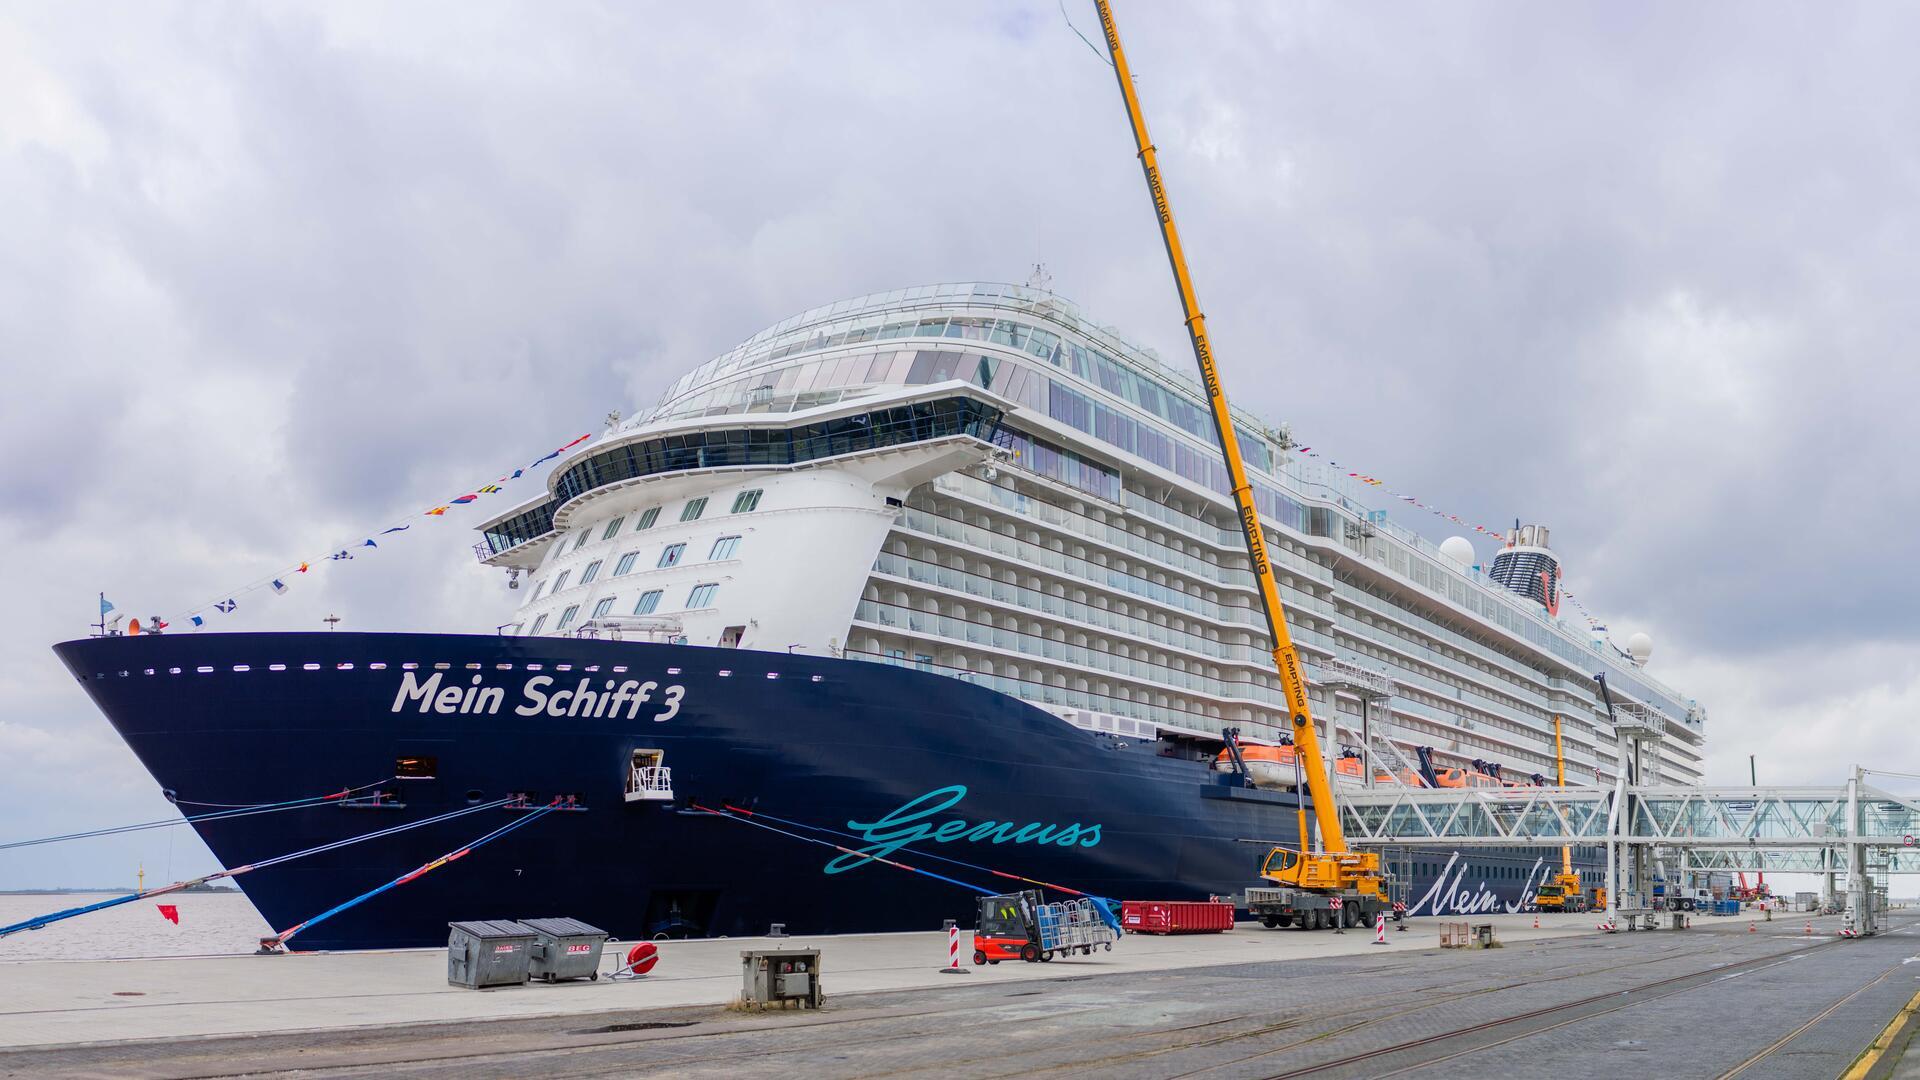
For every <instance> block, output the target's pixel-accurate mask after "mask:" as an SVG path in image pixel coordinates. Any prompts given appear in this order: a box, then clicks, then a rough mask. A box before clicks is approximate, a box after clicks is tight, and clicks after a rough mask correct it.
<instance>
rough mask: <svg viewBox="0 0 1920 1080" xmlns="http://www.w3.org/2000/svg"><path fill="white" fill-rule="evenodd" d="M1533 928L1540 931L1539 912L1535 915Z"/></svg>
mask: <svg viewBox="0 0 1920 1080" xmlns="http://www.w3.org/2000/svg"><path fill="white" fill-rule="evenodd" d="M1533 928H1534V929H1535V930H1538V929H1540V913H1539V912H1537V911H1536V912H1534V913H1533Z"/></svg>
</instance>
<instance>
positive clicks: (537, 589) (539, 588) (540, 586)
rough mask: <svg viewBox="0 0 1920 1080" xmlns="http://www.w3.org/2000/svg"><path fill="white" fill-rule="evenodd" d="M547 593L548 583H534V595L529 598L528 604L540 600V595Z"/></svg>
mask: <svg viewBox="0 0 1920 1080" xmlns="http://www.w3.org/2000/svg"><path fill="white" fill-rule="evenodd" d="M546 591H547V583H546V582H544V581H536V582H534V583H533V595H532V596H530V597H528V598H527V602H528V603H532V602H533V601H535V600H538V599H540V594H541V593H543V592H546Z"/></svg>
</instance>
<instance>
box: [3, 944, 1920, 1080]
mask: <svg viewBox="0 0 1920 1080" xmlns="http://www.w3.org/2000/svg"><path fill="white" fill-rule="evenodd" d="M1756 919H1757V916H1740V917H1736V918H1705V917H1702V918H1699V919H1696V920H1695V925H1694V928H1693V929H1691V930H1688V931H1679V932H1675V931H1653V932H1644V931H1643V932H1638V933H1634V934H1625V933H1622V934H1615V935H1602V934H1599V933H1597V932H1596V931H1595V930H1594V928H1593V922H1594V919H1593V917H1592V916H1573V915H1565V916H1561V915H1554V916H1547V917H1544V918H1543V919H1542V920H1541V929H1540V930H1537V931H1536V930H1534V929H1532V916H1530V915H1520V916H1495V917H1491V918H1485V919H1481V920H1476V921H1487V922H1492V923H1494V924H1495V925H1496V926H1497V927H1498V931H1497V932H1498V934H1499V935H1500V938H1501V940H1502V942H1503V944H1505V945H1506V946H1507V947H1506V948H1504V949H1500V950H1496V951H1477V950H1476V951H1441V950H1439V949H1437V948H1436V947H1435V946H1436V944H1437V938H1438V932H1437V927H1438V923H1437V922H1436V921H1433V920H1418V921H1416V922H1414V923H1413V924H1411V925H1412V926H1413V927H1414V929H1411V930H1409V931H1408V932H1406V933H1394V932H1392V931H1389V940H1390V941H1391V942H1392V944H1390V945H1387V946H1377V945H1373V944H1371V942H1372V935H1371V934H1359V933H1356V932H1349V933H1347V934H1344V935H1335V934H1332V933H1329V932H1324V931H1323V932H1319V933H1306V932H1301V931H1292V930H1275V931H1268V930H1264V929H1262V928H1260V927H1258V926H1257V925H1248V924H1242V925H1241V926H1240V927H1238V928H1237V929H1236V930H1234V931H1233V932H1232V933H1229V934H1224V935H1203V936H1193V937H1173V938H1153V937H1138V936H1134V937H1129V938H1127V939H1126V940H1125V941H1123V942H1122V943H1121V944H1120V945H1118V946H1116V948H1115V951H1114V952H1112V953H1097V954H1095V955H1094V956H1092V957H1087V958H1079V957H1076V958H1072V959H1061V960H1056V961H1054V962H1053V963H1051V964H1044V965H1032V964H1018V963H1003V964H1000V965H998V966H996V967H988V968H972V967H971V965H968V966H969V968H970V969H971V970H972V971H973V974H971V975H966V976H952V975H941V974H940V973H939V971H938V967H937V964H938V961H939V959H940V958H943V957H944V953H945V939H944V935H941V934H938V933H931V934H892V935H871V936H860V937H839V938H821V939H783V940H781V941H779V942H777V943H775V942H770V941H767V940H766V939H732V940H718V941H698V942H676V943H671V944H669V945H666V946H665V947H663V950H662V957H663V959H662V962H661V966H660V967H659V968H657V969H656V975H654V976H653V977H651V978H649V979H647V980H641V981H635V982H620V983H610V982H607V981H606V980H604V979H603V980H602V981H600V982H598V983H573V984H562V985H559V986H551V987H549V986H544V985H540V986H528V987H522V988H512V989H505V990H497V991H486V992H478V993H476V992H473V991H468V990H460V989H455V988H451V987H447V986H446V985H445V982H444V966H443V965H444V960H443V956H442V954H441V953H439V952H437V951H434V952H428V951H409V952H396V953H379V954H340V955H304V956H287V957H219V958H199V959H185V960H164V961H97V962H71V963H57V962H31V963H18V964H10V965H4V966H0V1043H4V1045H6V1046H9V1047H12V1048H13V1049H10V1050H4V1051H0V1075H108V1074H111V1075H114V1076H116V1077H124V1076H203V1075H230V1074H234V1073H273V1072H278V1071H287V1070H293V1069H296V1068H297V1069H299V1070H301V1071H304V1072H311V1071H320V1072H322V1073H325V1072H331V1071H335V1070H338V1071H340V1072H341V1073H342V1074H348V1075H351V1074H359V1073H363V1072H365V1073H370V1072H375V1071H377V1072H380V1073H382V1074H385V1075H394V1074H400V1075H440V1074H451V1073H454V1072H458V1073H459V1074H460V1075H461V1076H515V1075H527V1074H529V1073H535V1072H538V1073H540V1074H543V1075H583V1074H621V1073H637V1072H647V1073H655V1072H660V1073H664V1074H669V1075H722V1074H725V1075H739V1074H742V1073H759V1072H765V1073H772V1072H785V1073H791V1072H793V1071H794V1070H801V1071H804V1072H805V1073H806V1074H808V1075H823V1076H840V1075H857V1074H876V1073H899V1072H914V1071H920V1070H926V1071H933V1070H936V1069H937V1070H939V1071H941V1072H951V1073H960V1074H964V1075H968V1076H974V1075H979V1076H988V1075H1013V1074H1020V1073H1028V1072H1035V1071H1061V1072H1065V1073H1091V1072H1098V1073H1101V1074H1103V1075H1128V1076H1174V1075H1186V1074H1190V1073H1199V1074H1202V1075H1219V1076H1239V1075H1247V1076H1254V1075H1260V1076H1266V1075H1316V1076H1319V1075H1326V1076H1373V1075H1386V1074H1389V1073H1397V1072H1398V1071H1404V1070H1408V1069H1412V1070H1414V1071H1419V1072H1425V1070H1426V1069H1427V1068H1429V1067H1430V1066H1431V1067H1432V1068H1433V1069H1434V1071H1433V1072H1432V1073H1431V1074H1432V1075H1439V1072H1438V1069H1439V1068H1442V1067H1444V1068H1448V1069H1450V1070H1452V1071H1458V1070H1459V1069H1461V1068H1467V1069H1470V1070H1473V1071H1482V1070H1483V1069H1487V1068H1497V1069H1498V1070H1499V1071H1500V1072H1501V1073H1502V1074H1503V1075H1516V1076H1518V1075H1544V1074H1546V1072H1547V1069H1546V1067H1545V1066H1546V1065H1547V1063H1549V1062H1551V1063H1552V1074H1553V1075H1556V1076H1559V1077H1563V1078H1570V1077H1579V1076H1603V1075H1604V1076H1612V1075H1616V1074H1617V1073H1618V1072H1619V1071H1620V1067H1621V1064H1622V1061H1621V1059H1620V1058H1619V1056H1618V1055H1620V1054H1622V1053H1629V1054H1632V1055H1634V1057H1633V1058H1632V1060H1636V1061H1645V1062H1646V1063H1647V1066H1648V1067H1649V1068H1652V1069H1654V1070H1655V1071H1657V1072H1659V1073H1660V1074H1661V1075H1663V1076H1676V1077H1685V1076H1716V1077H1717V1076H1720V1075H1722V1073H1723V1072H1725V1071H1726V1070H1727V1069H1730V1068H1733V1067H1735V1066H1737V1065H1740V1064H1741V1063H1742V1062H1743V1061H1747V1059H1749V1058H1751V1059H1753V1060H1751V1061H1750V1062H1748V1063H1747V1065H1746V1067H1745V1069H1744V1071H1742V1072H1740V1073H1739V1075H1742V1076H1794V1077H1800V1076H1821V1075H1825V1076H1838V1075H1840V1074H1841V1072H1842V1071H1843V1070H1845V1069H1846V1068H1847V1067H1849V1066H1850V1065H1851V1064H1852V1063H1853V1061H1854V1059H1855V1057H1856V1056H1857V1055H1859V1053H1860V1052H1861V1051H1862V1050H1863V1049H1864V1048H1866V1047H1867V1046H1868V1045H1869V1044H1870V1043H1874V1042H1875V1041H1876V1040H1877V1039H1880V1038H1881V1037H1883V1036H1890V1035H1891V1034H1892V1031H1891V1029H1890V1028H1889V1022H1890V1021H1891V1020H1893V1018H1894V1017H1895V1016H1896V1014H1898V1013H1899V1012H1900V1011H1901V1009H1902V1008H1903V1006H1906V1005H1907V1004H1908V1003H1909V1001H1910V1000H1911V999H1913V998H1914V996H1915V994H1916V990H1920V968H1915V967H1912V966H1908V965H1904V964H1902V963H1901V961H1902V960H1904V959H1907V958H1908V957H1909V956H1911V955H1912V954H1913V953H1914V952H1916V951H1920V941H1916V940H1913V939H1914V938H1916V937H1920V934H1916V933H1915V932H1913V931H1912V929H1911V927H1912V925H1913V920H1912V919H1910V918H1906V919H1897V920H1896V922H1895V925H1894V926H1893V927H1892V928H1891V929H1892V932H1890V933H1888V934H1884V935H1882V936H1880V937H1877V938H1873V939H1869V940H1866V941H1857V942H1856V941H1841V940H1838V939H1837V938H1836V937H1835V936H1834V935H1835V931H1836V930H1837V929H1838V920H1835V919H1831V918H1829V919H1815V920H1812V922H1813V929H1814V933H1813V934H1812V935H1807V934H1805V933H1804V927H1805V924H1806V922H1807V920H1806V919H1805V917H1804V916H1792V917H1777V918H1776V919H1775V920H1774V921H1772V922H1759V921H1755V920H1756ZM1749 922H1752V923H1753V925H1752V927H1751V929H1749V927H1748V925H1746V924H1747V923H1749ZM772 944H778V945H780V946H783V947H784V946H787V945H793V944H806V945H808V946H815V947H819V948H820V949H821V950H822V970H823V974H822V979H823V985H824V986H825V988H826V991H827V1004H826V1007H825V1008H823V1009H822V1010H820V1011H819V1012H807V1013H802V1012H787V1013H769V1014H764V1015H761V1014H741V1013H737V1012H731V1011H728V1010H727V1009H725V1008H724V1004H725V1003H726V1002H728V1001H730V1000H731V999H732V998H733V997H734V996H735V995H736V994H737V992H738V987H739V953H740V950H741V949H743V948H753V947H756V946H764V945H772ZM1014 984H1019V985H1014ZM128 992H133V993H138V994H139V995H140V996H137V997H126V996H120V995H122V994H126V993H128ZM1656 1002H1658V1003H1659V1004H1655V1003H1656ZM235 1036H240V1037H237V1038H236V1037H235ZM1783 1036H1785V1038H1783ZM1403 1044H1404V1045H1403ZM1642 1055H1644V1056H1642ZM1885 1056H1886V1057H1887V1059H1888V1060H1886V1061H1878V1060H1877V1061H1876V1068H1877V1069H1878V1070H1879V1074H1884V1073H1885V1072H1886V1070H1888V1069H1891V1068H1894V1067H1897V1066H1898V1064H1899V1062H1898V1055H1897V1054H1887V1055H1885ZM1348 1058H1351V1059H1352V1060H1351V1061H1345V1059H1348ZM1429 1059H1430V1060H1429ZM1343 1061H1345V1063H1344V1064H1343V1063H1342V1062H1343ZM1442 1061H1445V1062H1448V1063H1449V1064H1448V1065H1446V1066H1442V1065H1441V1064H1440V1063H1441V1062H1442ZM1302 1069H1304V1070H1306V1071H1304V1072H1299V1071H1298V1070H1302Z"/></svg>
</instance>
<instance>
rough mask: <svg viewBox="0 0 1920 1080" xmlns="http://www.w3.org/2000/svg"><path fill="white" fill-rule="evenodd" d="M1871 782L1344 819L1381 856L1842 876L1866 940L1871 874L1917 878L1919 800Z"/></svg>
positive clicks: (1454, 792)
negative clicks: (1581, 858)
mask: <svg viewBox="0 0 1920 1080" xmlns="http://www.w3.org/2000/svg"><path fill="white" fill-rule="evenodd" d="M1870 775H1871V773H1870V771H1869V770H1866V769H1859V768H1856V769H1855V770H1854V775H1853V776H1852V777H1851V778H1849V779H1848V781H1847V782H1846V783H1845V784H1844V785H1842V786H1839V787H1751V786H1749V787H1691V786H1681V785H1659V784H1635V785H1627V784H1621V785H1617V786H1616V787H1614V788H1611V789H1609V788H1600V787H1569V788H1536V787H1519V788H1498V789H1472V788H1469V789H1439V790H1436V789H1427V788H1377V789H1374V790H1373V791H1347V792H1343V793H1342V794H1341V800H1340V803H1341V805H1340V815H1341V824H1342V825H1344V826H1345V829H1346V834H1347V840H1348V842H1349V843H1351V844H1354V845H1357V846H1363V847H1372V848H1376V849H1378V848H1392V847H1398V846H1401V845H1433V844H1447V845H1451V846H1454V847H1532V846H1539V847H1557V846H1561V845H1609V846H1612V847H1615V848H1616V849H1626V851H1627V852H1628V853H1629V854H1630V855H1631V854H1635V853H1637V854H1638V855H1640V856H1642V858H1643V860H1644V861H1651V860H1653V859H1656V858H1660V857H1663V856H1672V855H1677V856H1678V857H1679V859H1680V865H1681V868H1682V871H1683V872H1694V873H1700V872H1706V871H1710V870H1747V871H1753V870H1768V871H1772V872H1776V873H1778V872H1789V873H1811V874H1831V873H1833V872H1834V871H1835V869H1836V868H1842V869H1844V872H1845V873H1846V875H1847V882H1848V888H1847V912H1848V919H1849V924H1850V926H1851V928H1852V929H1853V930H1855V931H1856V932H1858V933H1862V934H1866V933H1872V932H1873V930H1874V929H1875V928H1876V927H1877V924H1878V918H1877V916H1878V911H1877V910H1876V907H1877V905H1875V904H1873V903H1871V902H1870V900H1869V898H1870V897H1872V896H1873V895H1874V893H1875V888H1874V874H1873V871H1875V870H1878V871H1880V872H1881V873H1883V874H1920V847H1916V846H1915V843H1916V840H1917V839H1920V801H1917V800H1915V799H1914V798H1912V797H1909V796H1905V795H1899V794H1896V793H1894V792H1891V791H1888V790H1886V789H1884V788H1882V787H1880V786H1877V785H1875V784H1872V783H1869V782H1868V777H1869V776H1870ZM1616 806H1619V807H1621V808H1622V812H1619V813H1616V812H1615V807H1616ZM1633 861H1634V860H1633V859H1631V858H1626V859H1622V860H1620V864H1619V868H1618V869H1615V868H1613V867H1612V866H1610V871H1611V872H1610V874H1609V880H1608V882H1607V886H1608V904H1609V905H1610V908H1611V909H1612V910H1617V911H1621V912H1632V911H1634V910H1635V909H1636V907H1637V903H1638V902H1637V901H1636V900H1635V899H1634V896H1637V895H1639V892H1640V890H1641V889H1642V888H1643V887H1644V884H1645V880H1646V879H1644V878H1643V879H1641V880H1640V881H1633V880H1629V881H1627V882H1625V885H1626V888H1625V889H1624V890H1623V889H1621V888H1620V886H1621V885H1622V882H1621V881H1620V880H1619V878H1620V877H1621V876H1624V872H1626V871H1628V870H1629V868H1630V867H1631V865H1632V863H1633ZM1882 868H1884V869H1882ZM1623 892H1624V893H1625V894H1626V895H1624V896H1623Z"/></svg>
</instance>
